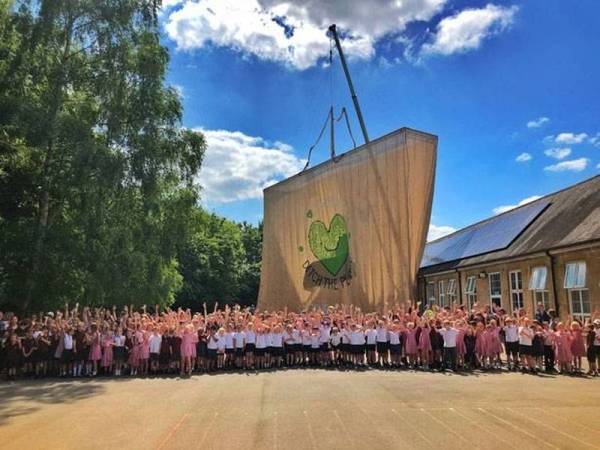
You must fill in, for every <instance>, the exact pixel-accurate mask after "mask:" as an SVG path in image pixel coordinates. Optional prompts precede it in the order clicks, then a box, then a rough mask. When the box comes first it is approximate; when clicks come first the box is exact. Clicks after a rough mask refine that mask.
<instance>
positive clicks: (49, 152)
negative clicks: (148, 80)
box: [23, 13, 75, 311]
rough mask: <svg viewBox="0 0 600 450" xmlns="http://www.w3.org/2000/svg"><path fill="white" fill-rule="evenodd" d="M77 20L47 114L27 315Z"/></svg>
mask: <svg viewBox="0 0 600 450" xmlns="http://www.w3.org/2000/svg"><path fill="white" fill-rule="evenodd" d="M74 21H75V19H74V16H73V14H72V13H70V15H69V18H68V20H67V21H66V24H65V30H64V35H65V42H64V46H63V52H62V57H61V63H60V68H59V75H58V76H57V78H56V84H55V85H54V87H53V89H52V92H53V94H52V98H53V103H52V106H51V108H50V111H49V114H48V120H47V124H48V142H47V145H46V153H45V155H44V165H43V167H42V176H41V178H42V186H41V192H40V197H39V200H38V223H37V230H36V236H35V244H34V247H33V255H32V261H31V272H30V274H29V277H28V278H27V282H26V288H25V299H24V301H23V310H24V311H27V310H28V309H29V307H30V305H31V300H32V296H33V292H34V289H35V287H36V281H37V278H38V276H39V271H40V265H41V263H42V254H43V252H44V246H45V242H46V230H47V229H48V216H49V213H50V187H51V185H52V174H51V170H52V162H53V158H54V147H55V146H54V138H55V131H56V130H55V129H56V119H57V116H58V112H59V111H60V108H61V107H62V103H63V92H64V88H65V84H66V80H65V78H66V69H65V65H66V63H67V59H68V57H69V53H70V51H71V40H72V35H73V25H74Z"/></svg>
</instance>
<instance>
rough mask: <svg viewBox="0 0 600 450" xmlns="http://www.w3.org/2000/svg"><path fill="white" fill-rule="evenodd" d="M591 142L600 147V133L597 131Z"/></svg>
mask: <svg viewBox="0 0 600 450" xmlns="http://www.w3.org/2000/svg"><path fill="white" fill-rule="evenodd" d="M590 144H592V145H593V146H594V147H600V133H596V135H595V136H593V137H591V138H590Z"/></svg>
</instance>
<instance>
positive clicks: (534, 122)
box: [527, 117, 550, 128]
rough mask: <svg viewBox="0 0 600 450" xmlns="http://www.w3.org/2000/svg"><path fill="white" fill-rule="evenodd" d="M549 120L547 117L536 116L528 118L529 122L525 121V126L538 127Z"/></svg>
mask: <svg viewBox="0 0 600 450" xmlns="http://www.w3.org/2000/svg"><path fill="white" fill-rule="evenodd" d="M549 121H550V119H548V118H547V117H538V118H537V119H535V120H530V121H529V122H527V128H539V127H541V126H542V125H544V124H545V123H547V122H549Z"/></svg>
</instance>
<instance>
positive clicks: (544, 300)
mask: <svg viewBox="0 0 600 450" xmlns="http://www.w3.org/2000/svg"><path fill="white" fill-rule="evenodd" d="M538 295H539V296H541V298H538ZM538 303H541V304H542V305H543V306H544V310H546V311H548V310H549V309H552V305H550V294H549V293H548V290H547V289H536V290H534V291H533V308H534V311H535V308H537V304H538Z"/></svg>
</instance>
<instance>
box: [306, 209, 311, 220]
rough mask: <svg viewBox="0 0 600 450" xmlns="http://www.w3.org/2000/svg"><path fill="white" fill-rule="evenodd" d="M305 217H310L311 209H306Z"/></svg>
mask: <svg viewBox="0 0 600 450" xmlns="http://www.w3.org/2000/svg"><path fill="white" fill-rule="evenodd" d="M306 217H307V218H309V219H312V209H309V210H308V211H306Z"/></svg>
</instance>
